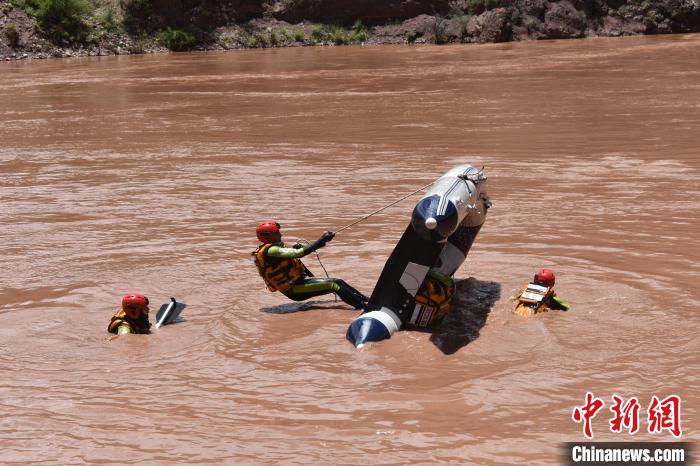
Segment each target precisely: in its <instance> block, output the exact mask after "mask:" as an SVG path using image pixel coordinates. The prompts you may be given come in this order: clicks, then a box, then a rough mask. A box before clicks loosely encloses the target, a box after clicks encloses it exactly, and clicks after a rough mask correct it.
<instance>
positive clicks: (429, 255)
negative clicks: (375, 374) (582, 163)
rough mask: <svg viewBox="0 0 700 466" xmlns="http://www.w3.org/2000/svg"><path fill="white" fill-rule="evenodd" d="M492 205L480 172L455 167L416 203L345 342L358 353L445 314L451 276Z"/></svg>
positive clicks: (430, 323) (466, 167)
mask: <svg viewBox="0 0 700 466" xmlns="http://www.w3.org/2000/svg"><path fill="white" fill-rule="evenodd" d="M490 206H491V202H490V201H489V198H488V195H487V193H486V176H485V175H484V171H483V169H477V168H474V167H472V166H469V165H460V166H457V167H455V168H453V169H451V170H450V171H448V172H447V173H445V174H444V175H443V176H441V177H440V178H439V179H438V180H436V181H435V183H433V185H432V186H431V188H430V189H429V190H428V192H427V193H426V194H425V195H424V196H423V197H422V198H421V199H420V200H419V201H418V203H417V204H416V206H415V208H414V209H413V214H412V216H411V222H410V223H409V225H408V227H407V228H406V231H405V232H404V234H403V236H402V237H401V239H400V240H399V242H398V244H397V245H396V248H394V251H393V252H392V253H391V255H390V256H389V259H388V260H387V262H386V264H385V266H384V269H383V270H382V273H381V275H380V276H379V280H378V281H377V284H376V285H375V287H374V291H373V292H372V295H371V296H370V298H369V302H368V304H367V307H366V309H365V312H364V313H363V314H361V315H360V316H359V317H357V318H356V319H355V320H353V322H352V323H351V324H350V327H349V328H348V331H347V334H346V336H347V339H348V340H350V342H351V343H352V344H353V345H355V347H357V348H360V347H362V346H363V345H364V344H365V343H367V342H371V341H380V340H384V339H386V338H390V337H391V335H392V334H393V333H394V332H396V331H397V330H399V329H405V328H423V327H429V326H431V325H433V324H435V323H436V322H438V321H440V320H441V319H442V318H444V316H445V315H446V314H447V313H448V312H449V306H450V300H451V298H452V296H453V294H454V284H453V282H452V276H453V275H454V273H455V272H456V271H457V269H458V268H459V267H460V266H461V265H462V263H463V262H464V260H465V259H466V257H467V254H468V253H469V249H470V248H471V246H472V244H473V243H474V240H475V239H476V236H477V234H478V233H479V230H480V229H481V226H482V225H483V223H484V221H485V220H486V212H487V210H488V208H489V207H490Z"/></svg>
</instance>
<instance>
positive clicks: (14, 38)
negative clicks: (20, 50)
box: [4, 23, 19, 49]
mask: <svg viewBox="0 0 700 466" xmlns="http://www.w3.org/2000/svg"><path fill="white" fill-rule="evenodd" d="M4 30H5V31H4V32H5V37H7V41H8V42H9V43H10V47H12V48H13V49H16V48H17V47H18V46H19V31H18V30H17V25H16V24H15V23H6V24H5V27H4Z"/></svg>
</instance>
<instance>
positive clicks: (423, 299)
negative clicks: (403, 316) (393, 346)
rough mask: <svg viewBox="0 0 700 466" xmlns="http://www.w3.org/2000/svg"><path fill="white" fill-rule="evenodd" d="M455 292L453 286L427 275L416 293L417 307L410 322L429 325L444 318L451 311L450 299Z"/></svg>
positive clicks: (411, 323) (418, 325)
mask: <svg viewBox="0 0 700 466" xmlns="http://www.w3.org/2000/svg"><path fill="white" fill-rule="evenodd" d="M454 292H455V288H454V287H453V286H447V285H446V284H444V283H443V282H441V281H440V280H438V279H436V278H433V277H426V278H425V280H423V284H422V285H421V287H420V289H419V290H418V293H417V294H416V297H415V300H416V308H415V310H414V311H413V314H412V315H411V320H410V322H409V324H410V325H415V326H416V327H429V326H431V325H432V324H434V323H436V322H438V321H439V320H441V319H443V318H444V317H445V316H446V315H447V314H448V313H449V312H450V301H451V300H452V296H453V295H454Z"/></svg>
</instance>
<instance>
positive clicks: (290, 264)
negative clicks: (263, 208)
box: [252, 220, 368, 309]
mask: <svg viewBox="0 0 700 466" xmlns="http://www.w3.org/2000/svg"><path fill="white" fill-rule="evenodd" d="M255 233H256V235H257V236H258V240H260V242H261V243H262V244H261V245H260V246H258V248H257V249H256V250H255V251H254V252H253V253H252V254H253V257H254V260H255V265H256V266H257V267H258V272H260V276H261V277H262V278H263V280H265V284H266V285H267V288H268V289H269V290H270V291H279V292H281V293H282V294H284V295H285V296H287V297H288V298H289V299H291V300H294V301H304V300H306V299H309V298H313V297H315V296H320V295H324V294H328V293H335V294H337V295H338V296H339V297H340V299H342V300H343V301H345V302H346V303H347V304H349V305H350V306H352V307H354V308H355V309H362V308H363V307H364V306H365V304H366V303H367V300H368V298H367V297H366V296H365V295H363V294H362V293H360V292H359V291H357V290H356V289H355V288H353V287H351V286H350V285H348V284H347V283H345V282H344V281H343V280H340V279H339V278H313V274H312V273H311V272H310V271H309V269H307V268H306V266H304V264H303V263H302V262H301V261H300V260H299V258H301V257H304V256H306V255H307V254H310V253H312V252H314V251H316V250H317V249H319V248H322V247H323V246H325V245H326V243H327V242H328V241H330V240H332V239H333V237H334V236H335V233H333V232H332V231H327V232H325V233H324V234H323V235H321V237H320V238H319V239H317V240H316V241H314V242H313V243H311V244H309V245H307V246H302V245H301V244H295V245H294V246H293V247H291V248H289V247H286V246H285V245H284V243H283V242H282V232H281V231H280V224H279V223H277V222H275V221H274V220H266V221H264V222H261V223H260V224H259V225H258V226H257V228H255ZM307 277H311V278H307Z"/></svg>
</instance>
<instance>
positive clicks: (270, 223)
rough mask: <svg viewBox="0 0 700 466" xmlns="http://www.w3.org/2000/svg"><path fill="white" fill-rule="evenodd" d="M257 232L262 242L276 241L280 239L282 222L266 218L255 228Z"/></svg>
mask: <svg viewBox="0 0 700 466" xmlns="http://www.w3.org/2000/svg"><path fill="white" fill-rule="evenodd" d="M255 234H256V235H258V239H259V240H260V242H262V243H274V242H275V241H279V240H278V239H277V238H278V236H279V234H280V224H279V223H277V222H275V221H274V220H265V221H264V222H261V223H260V224H259V225H258V226H257V227H256V228H255Z"/></svg>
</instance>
